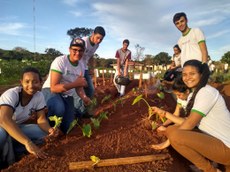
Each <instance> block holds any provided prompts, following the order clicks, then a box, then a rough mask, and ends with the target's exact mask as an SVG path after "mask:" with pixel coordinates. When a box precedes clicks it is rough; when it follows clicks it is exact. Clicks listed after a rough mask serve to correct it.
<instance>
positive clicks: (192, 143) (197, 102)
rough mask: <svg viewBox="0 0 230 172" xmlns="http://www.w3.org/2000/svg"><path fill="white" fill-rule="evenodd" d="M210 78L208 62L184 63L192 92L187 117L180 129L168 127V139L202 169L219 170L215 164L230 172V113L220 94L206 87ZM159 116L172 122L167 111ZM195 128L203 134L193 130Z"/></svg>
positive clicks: (207, 171)
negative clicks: (221, 165)
mask: <svg viewBox="0 0 230 172" xmlns="http://www.w3.org/2000/svg"><path fill="white" fill-rule="evenodd" d="M209 75H210V72H209V68H208V65H207V64H206V63H201V62H200V61H198V60H189V61H187V62H186V63H185V64H184V66H183V71H182V79H183V81H184V83H185V84H186V85H187V87H188V88H190V89H192V93H191V94H190V95H189V97H188V104H187V107H186V111H187V114H188V117H187V118H184V119H183V120H182V122H181V124H180V125H179V126H169V127H168V128H167V129H166V136H167V137H168V139H169V141H170V143H171V145H172V147H173V148H174V149H175V150H176V151H177V152H179V153H180V154H181V155H183V156H184V157H185V158H187V159H188V160H189V161H191V162H192V163H193V164H194V165H196V166H197V167H198V168H199V169H201V170H203V171H205V172H216V171H220V170H219V169H216V168H215V167H213V166H212V163H211V161H214V162H217V163H220V164H223V165H225V169H226V172H230V132H229V131H230V112H229V111H228V109H227V107H226V103H225V101H224V99H223V97H222V96H221V95H220V93H219V91H218V90H216V89H215V88H213V87H211V86H210V85H207V83H208V79H209ZM153 111H154V108H153ZM158 114H159V115H160V116H161V117H166V118H168V119H170V120H173V116H172V114H170V113H168V112H165V111H164V110H162V111H161V112H158ZM174 118H175V116H174ZM177 118H180V117H177ZM181 119H182V118H181ZM195 127H198V128H199V130H200V132H197V131H195V130H193V129H194V128H195Z"/></svg>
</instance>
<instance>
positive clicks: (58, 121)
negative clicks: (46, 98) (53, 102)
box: [49, 115, 62, 128]
mask: <svg viewBox="0 0 230 172" xmlns="http://www.w3.org/2000/svg"><path fill="white" fill-rule="evenodd" d="M49 120H50V121H54V123H55V125H54V128H57V127H59V126H60V125H61V122H62V117H58V116H56V115H54V116H50V117H49Z"/></svg>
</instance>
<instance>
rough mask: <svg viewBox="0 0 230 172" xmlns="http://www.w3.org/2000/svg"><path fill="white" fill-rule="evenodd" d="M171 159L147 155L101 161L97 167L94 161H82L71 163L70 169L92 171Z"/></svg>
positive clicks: (162, 155)
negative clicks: (91, 169) (92, 169)
mask: <svg viewBox="0 0 230 172" xmlns="http://www.w3.org/2000/svg"><path fill="white" fill-rule="evenodd" d="M167 158H169V155H168V154H157V155H145V156H136V157H126V158H114V159H104V160H100V161H99V162H98V163H97V164H96V165H95V166H94V162H92V161H80V162H70V163H69V169H70V170H77V169H90V168H93V167H104V166H116V165H127V164H135V163H143V162H151V161H157V160H163V159H167Z"/></svg>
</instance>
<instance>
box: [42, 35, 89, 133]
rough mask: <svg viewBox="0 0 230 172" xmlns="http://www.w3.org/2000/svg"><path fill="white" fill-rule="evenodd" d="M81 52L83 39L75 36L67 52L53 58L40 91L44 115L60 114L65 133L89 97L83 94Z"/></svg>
mask: <svg viewBox="0 0 230 172" xmlns="http://www.w3.org/2000/svg"><path fill="white" fill-rule="evenodd" d="M84 51H85V42H84V40H82V39H80V38H75V39H73V40H72V41H71V43H70V46H69V52H70V55H62V56H59V57H57V58H56V59H55V60H54V61H53V62H52V64H51V66H50V71H49V75H48V78H47V80H46V81H45V83H44V85H43V88H42V92H43V94H44V96H45V100H46V102H47V107H48V116H55V115H56V116H58V117H62V122H61V125H60V129H61V131H62V132H63V133H67V131H68V130H69V127H70V125H71V123H72V122H73V121H74V120H75V118H78V117H79V118H80V117H81V115H82V113H84V110H85V105H88V104H90V102H91V100H90V98H89V97H87V96H86V94H85V92H84V87H86V86H87V82H86V79H85V78H84V71H85V68H84V65H83V64H82V63H81V62H80V61H79V60H80V59H81V58H82V55H83V53H84Z"/></svg>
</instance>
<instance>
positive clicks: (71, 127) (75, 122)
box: [66, 119, 77, 134]
mask: <svg viewBox="0 0 230 172" xmlns="http://www.w3.org/2000/svg"><path fill="white" fill-rule="evenodd" d="M76 124H77V120H76V119H75V120H73V121H72V122H71V123H70V125H69V128H68V130H67V132H66V134H69V132H70V131H71V130H72V129H73V127H74V126H75V125H76Z"/></svg>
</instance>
